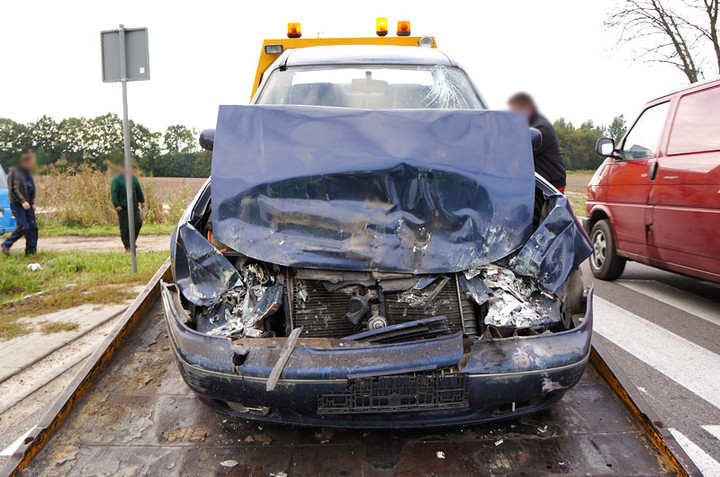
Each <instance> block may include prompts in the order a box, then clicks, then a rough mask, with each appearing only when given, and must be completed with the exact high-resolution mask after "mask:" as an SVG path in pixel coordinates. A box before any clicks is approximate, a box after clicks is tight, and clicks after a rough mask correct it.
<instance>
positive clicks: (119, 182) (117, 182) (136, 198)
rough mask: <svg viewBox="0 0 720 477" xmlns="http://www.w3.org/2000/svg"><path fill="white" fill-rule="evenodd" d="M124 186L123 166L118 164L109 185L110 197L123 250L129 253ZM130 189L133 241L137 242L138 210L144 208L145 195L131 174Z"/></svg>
mask: <svg viewBox="0 0 720 477" xmlns="http://www.w3.org/2000/svg"><path fill="white" fill-rule="evenodd" d="M130 173H131V174H132V170H130ZM125 184H126V182H125V166H124V165H123V164H118V165H117V174H116V175H115V177H114V178H113V180H112V184H111V185H110V196H111V197H112V203H113V206H114V207H115V210H117V215H118V224H119V225H120V238H121V239H122V243H123V245H124V246H125V250H126V251H130V228H129V227H128V210H127V189H126V188H125ZM132 188H133V189H132V190H133V210H132V217H133V219H134V220H135V240H137V238H138V235H139V234H140V228H141V227H142V217H141V216H140V209H141V208H144V207H145V195H143V191H142V187H140V181H138V178H137V177H136V176H135V174H132ZM138 206H139V207H138Z"/></svg>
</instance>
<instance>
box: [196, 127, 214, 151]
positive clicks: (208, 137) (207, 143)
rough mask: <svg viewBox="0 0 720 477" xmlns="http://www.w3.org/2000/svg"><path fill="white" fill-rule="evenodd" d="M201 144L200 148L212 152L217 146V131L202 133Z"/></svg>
mask: <svg viewBox="0 0 720 477" xmlns="http://www.w3.org/2000/svg"><path fill="white" fill-rule="evenodd" d="M199 142H200V147H202V148H203V149H205V150H206V151H212V150H213V145H214V144H215V130H214V129H205V130H204V131H203V132H201V133H200V139H199Z"/></svg>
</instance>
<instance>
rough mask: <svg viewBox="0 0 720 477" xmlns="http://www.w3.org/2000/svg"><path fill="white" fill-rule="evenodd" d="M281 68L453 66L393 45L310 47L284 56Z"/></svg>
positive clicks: (435, 55) (434, 53)
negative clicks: (360, 65) (371, 65)
mask: <svg viewBox="0 0 720 477" xmlns="http://www.w3.org/2000/svg"><path fill="white" fill-rule="evenodd" d="M284 56H285V61H284V63H282V64H283V65H284V66H289V67H292V66H309V65H338V64H345V65H347V64H409V65H443V66H457V64H456V63H455V62H454V61H452V60H451V59H450V58H449V57H448V56H447V55H446V54H445V53H443V52H441V51H440V50H438V49H436V48H421V47H417V46H393V45H337V46H311V47H307V48H298V49H293V50H288V51H287V52H286V55H284Z"/></svg>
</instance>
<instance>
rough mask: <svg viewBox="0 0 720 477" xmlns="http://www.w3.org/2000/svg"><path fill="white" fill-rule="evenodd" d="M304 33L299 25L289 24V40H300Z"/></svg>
mask: <svg viewBox="0 0 720 477" xmlns="http://www.w3.org/2000/svg"><path fill="white" fill-rule="evenodd" d="M301 36H302V33H301V32H300V24H299V23H288V38H300V37H301Z"/></svg>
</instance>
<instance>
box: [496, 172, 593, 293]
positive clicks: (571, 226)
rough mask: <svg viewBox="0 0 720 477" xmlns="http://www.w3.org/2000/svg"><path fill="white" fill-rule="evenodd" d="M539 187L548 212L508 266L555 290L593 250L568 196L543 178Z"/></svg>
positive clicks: (539, 180) (539, 182) (551, 290)
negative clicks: (546, 199) (547, 204)
mask: <svg viewBox="0 0 720 477" xmlns="http://www.w3.org/2000/svg"><path fill="white" fill-rule="evenodd" d="M538 189H539V190H540V191H542V193H543V194H545V196H546V197H547V198H548V201H549V207H548V210H549V212H548V215H547V217H546V218H545V219H544V220H543V221H542V222H541V223H540V225H539V226H538V228H537V230H535V232H534V233H533V234H532V236H531V237H530V240H528V241H527V243H526V244H525V245H524V246H523V248H522V249H521V250H520V252H519V253H518V254H517V255H516V256H515V257H513V258H512V259H511V260H510V268H511V269H512V270H513V271H514V272H515V273H517V274H518V275H525V276H530V277H534V278H535V279H536V280H537V281H538V282H539V283H540V284H542V286H544V287H545V288H546V289H547V290H548V291H550V292H553V293H555V292H557V291H558V290H559V289H560V287H561V286H562V285H563V283H565V280H567V278H568V277H569V276H570V274H571V273H572V272H573V270H576V269H577V268H578V267H579V266H580V264H581V263H582V262H583V261H584V260H585V259H586V258H588V257H589V256H590V255H591V254H592V247H591V245H590V239H589V238H588V236H587V234H586V233H585V231H584V230H583V228H582V226H581V225H580V222H579V221H578V219H577V217H575V213H574V212H573V210H572V206H571V205H570V202H569V201H568V199H567V198H566V197H565V196H564V195H562V194H560V193H559V192H557V191H556V190H555V189H554V188H552V187H551V186H550V185H549V184H547V183H546V182H545V181H543V180H542V179H538Z"/></svg>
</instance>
